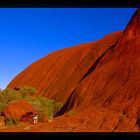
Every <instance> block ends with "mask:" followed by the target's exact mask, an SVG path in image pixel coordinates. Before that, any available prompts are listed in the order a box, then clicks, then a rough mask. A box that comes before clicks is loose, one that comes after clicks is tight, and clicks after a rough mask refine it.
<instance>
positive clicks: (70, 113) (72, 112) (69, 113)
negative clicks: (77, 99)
mask: <svg viewBox="0 0 140 140" xmlns="http://www.w3.org/2000/svg"><path fill="white" fill-rule="evenodd" d="M67 114H68V115H69V116H73V115H75V114H76V112H75V111H69V112H68V113H67Z"/></svg>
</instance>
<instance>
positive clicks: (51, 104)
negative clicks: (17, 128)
mask: <svg viewBox="0 0 140 140" xmlns="http://www.w3.org/2000/svg"><path fill="white" fill-rule="evenodd" d="M35 93H36V90H35V89H34V88H32V87H27V86H23V87H21V88H20V89H19V90H12V89H9V88H6V89H5V90H3V91H1V93H0V112H1V111H2V110H3V109H4V108H5V107H6V106H7V105H8V104H10V103H13V102H15V101H17V100H21V99H25V100H26V101H28V102H29V103H31V104H32V105H33V107H34V108H35V110H36V111H37V112H38V113H39V118H40V120H41V119H42V118H43V116H47V117H48V119H51V118H53V116H54V115H55V114H56V113H57V112H58V111H59V110H60V109H61V108H62V106H63V104H62V103H58V102H56V101H54V100H51V99H47V98H46V97H42V96H33V95H34V94H35ZM17 122H18V120H16V119H15V120H13V119H10V118H8V119H7V123H8V124H13V123H17Z"/></svg>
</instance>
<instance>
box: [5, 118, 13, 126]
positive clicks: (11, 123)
mask: <svg viewBox="0 0 140 140" xmlns="http://www.w3.org/2000/svg"><path fill="white" fill-rule="evenodd" d="M6 125H14V120H13V119H12V118H6Z"/></svg>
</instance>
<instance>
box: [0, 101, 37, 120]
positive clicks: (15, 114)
mask: <svg viewBox="0 0 140 140" xmlns="http://www.w3.org/2000/svg"><path fill="white" fill-rule="evenodd" d="M34 111H35V110H34V108H33V106H32V105H31V104H30V103H28V102H27V101H25V100H20V101H16V102H14V103H10V104H9V105H8V106H7V107H6V108H5V109H4V110H3V111H2V114H3V115H4V116H5V117H6V118H13V119H20V118H21V117H22V116H23V115H24V114H26V113H27V112H34Z"/></svg>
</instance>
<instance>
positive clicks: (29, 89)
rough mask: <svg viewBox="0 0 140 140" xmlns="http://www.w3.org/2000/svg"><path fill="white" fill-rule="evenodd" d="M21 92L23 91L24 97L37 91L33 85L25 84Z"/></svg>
mask: <svg viewBox="0 0 140 140" xmlns="http://www.w3.org/2000/svg"><path fill="white" fill-rule="evenodd" d="M19 92H20V93H21V95H22V97H25V96H27V95H31V96H32V95H34V94H35V93H36V92H37V91H36V90H35V89H34V88H33V87H28V86H23V87H21V88H20V90H19Z"/></svg>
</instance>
